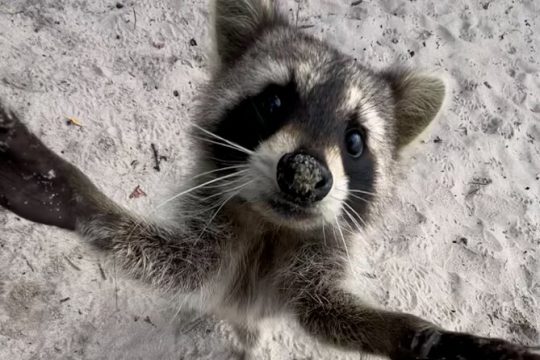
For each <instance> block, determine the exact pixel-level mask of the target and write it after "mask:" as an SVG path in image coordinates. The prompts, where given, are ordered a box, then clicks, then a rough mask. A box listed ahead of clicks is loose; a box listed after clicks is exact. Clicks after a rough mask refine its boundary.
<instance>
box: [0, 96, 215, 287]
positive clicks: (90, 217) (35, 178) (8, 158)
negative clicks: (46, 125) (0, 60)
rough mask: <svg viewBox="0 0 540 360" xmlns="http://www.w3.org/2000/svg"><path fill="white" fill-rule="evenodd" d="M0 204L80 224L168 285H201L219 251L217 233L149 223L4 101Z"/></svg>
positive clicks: (49, 221) (102, 245)
mask: <svg viewBox="0 0 540 360" xmlns="http://www.w3.org/2000/svg"><path fill="white" fill-rule="evenodd" d="M0 206H3V207H5V208H7V209H9V210H11V211H13V212H14V213H16V214H18V215H19V216H21V217H23V218H26V219H28V220H30V221H34V222H38V223H43V224H46V225H53V226H58V227H61V228H64V229H67V230H75V231H77V232H78V233H80V234H81V235H82V236H83V239H84V240H85V241H87V242H89V243H91V244H92V245H94V246H96V247H97V248H98V249H100V250H102V251H104V252H107V253H110V254H112V255H114V256H115V258H116V261H117V263H118V262H120V264H121V265H122V266H123V267H124V268H125V270H127V271H128V272H130V273H131V274H132V275H134V276H135V277H136V278H143V279H144V280H146V281H148V282H150V283H154V284H156V285H159V286H160V287H161V288H165V289H167V288H169V287H174V289H175V290H181V289H186V290H194V289H197V288H199V287H200V286H201V284H202V283H203V282H204V279H206V278H208V277H209V276H211V275H212V271H211V270H212V269H214V268H215V267H216V262H217V259H218V258H219V257H218V256H217V251H218V246H217V244H216V243H214V242H212V239H206V238H205V239H202V240H203V241H201V239H194V237H193V236H187V235H186V234H187V233H189V231H188V230H187V229H176V228H169V227H168V228H164V227H161V226H158V225H157V224H152V223H146V222H145V221H143V220H142V219H140V218H138V217H136V216H134V215H132V214H130V213H129V212H128V211H126V210H124V209H122V208H121V207H120V206H118V205H116V204H115V203H114V202H113V201H112V200H110V199H109V198H108V197H107V196H105V195H104V194H103V193H102V192H101V191H99V190H98V189H97V188H96V186H94V184H92V182H91V181H90V180H89V179H88V178H87V177H86V176H85V175H84V174H83V173H82V172H81V171H80V170H79V169H77V168H76V167H75V166H73V165H72V164H70V163H68V162H67V161H65V160H63V159H62V158H61V157H59V156H58V155H56V154H55V153H54V152H52V151H51V150H50V149H48V148H47V147H46V146H45V145H44V144H43V143H42V142H41V141H40V140H39V139H38V138H37V137H36V136H35V135H33V134H32V133H31V132H30V131H29V130H28V129H27V128H26V126H25V125H24V124H23V123H22V122H21V121H20V120H19V119H18V118H17V116H16V115H15V114H14V113H13V112H11V111H10V110H8V109H6V108H5V107H2V106H1V105H0ZM186 226H190V224H186ZM192 226H195V225H192ZM191 233H193V231H192V232H191ZM207 236H209V235H207ZM196 240H199V241H198V245H197V246H193V244H192V241H196ZM206 240H208V241H206ZM203 244H204V246H203Z"/></svg>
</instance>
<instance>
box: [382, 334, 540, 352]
mask: <svg viewBox="0 0 540 360" xmlns="http://www.w3.org/2000/svg"><path fill="white" fill-rule="evenodd" d="M480 359H481V360H540V353H539V352H538V351H535V349H533V348H529V347H526V346H521V345H517V344H513V343H510V342H508V341H505V340H501V339H490V338H482V337H477V336H473V335H469V334H463V333H454V332H448V331H440V330H435V329H429V330H424V331H421V332H419V333H416V334H415V335H414V336H412V337H410V338H408V339H407V341H406V345H405V344H402V345H401V346H400V350H399V354H396V355H394V356H392V360H480Z"/></svg>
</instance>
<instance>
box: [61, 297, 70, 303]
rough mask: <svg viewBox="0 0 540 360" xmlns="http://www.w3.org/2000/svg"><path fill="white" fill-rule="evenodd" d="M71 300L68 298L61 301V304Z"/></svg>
mask: <svg viewBox="0 0 540 360" xmlns="http://www.w3.org/2000/svg"><path fill="white" fill-rule="evenodd" d="M69 299H71V298H70V297H69V296H68V297H67V298H63V299H60V302H61V303H65V302H66V301H68V300H69Z"/></svg>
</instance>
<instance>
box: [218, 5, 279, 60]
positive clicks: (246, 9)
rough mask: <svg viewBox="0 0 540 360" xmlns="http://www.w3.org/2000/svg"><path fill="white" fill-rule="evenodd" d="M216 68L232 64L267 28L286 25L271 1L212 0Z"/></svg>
mask: <svg viewBox="0 0 540 360" xmlns="http://www.w3.org/2000/svg"><path fill="white" fill-rule="evenodd" d="M212 11H213V15H212V18H213V19H212V20H213V27H214V28H213V31H214V38H215V39H214V41H215V44H214V47H215V51H216V52H217V54H216V55H217V57H218V61H217V62H218V63H219V64H217V65H218V67H221V66H223V65H225V66H227V65H231V64H232V63H233V62H234V61H235V60H236V59H237V58H238V57H239V56H241V55H242V54H243V53H244V51H245V50H246V49H247V48H248V47H249V46H250V45H251V44H253V42H254V41H255V40H256V39H257V37H258V36H260V35H261V33H262V32H263V31H264V30H265V29H268V28H271V27H274V26H278V25H286V24H287V20H286V19H285V17H284V16H283V15H282V14H281V13H280V12H279V11H278V9H277V6H276V4H275V2H274V1H273V0H213V1H212Z"/></svg>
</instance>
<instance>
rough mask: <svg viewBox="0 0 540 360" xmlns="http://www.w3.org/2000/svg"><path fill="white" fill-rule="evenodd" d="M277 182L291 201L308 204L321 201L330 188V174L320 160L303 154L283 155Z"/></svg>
mask: <svg viewBox="0 0 540 360" xmlns="http://www.w3.org/2000/svg"><path fill="white" fill-rule="evenodd" d="M277 182H278V185H279V187H280V189H281V191H283V193H284V194H285V195H286V196H287V197H288V198H290V199H291V200H292V201H294V202H297V203H301V204H306V203H307V204H309V203H313V202H316V201H320V200H322V199H323V198H324V197H325V196H326V195H328V193H329V192H330V189H331V188H332V174H331V173H330V170H328V168H327V167H326V165H324V164H323V163H322V162H321V161H320V160H318V159H317V158H315V157H314V156H312V155H309V154H306V153H304V152H296V153H289V154H285V155H283V157H282V158H281V159H280V160H279V163H278V166H277Z"/></svg>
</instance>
